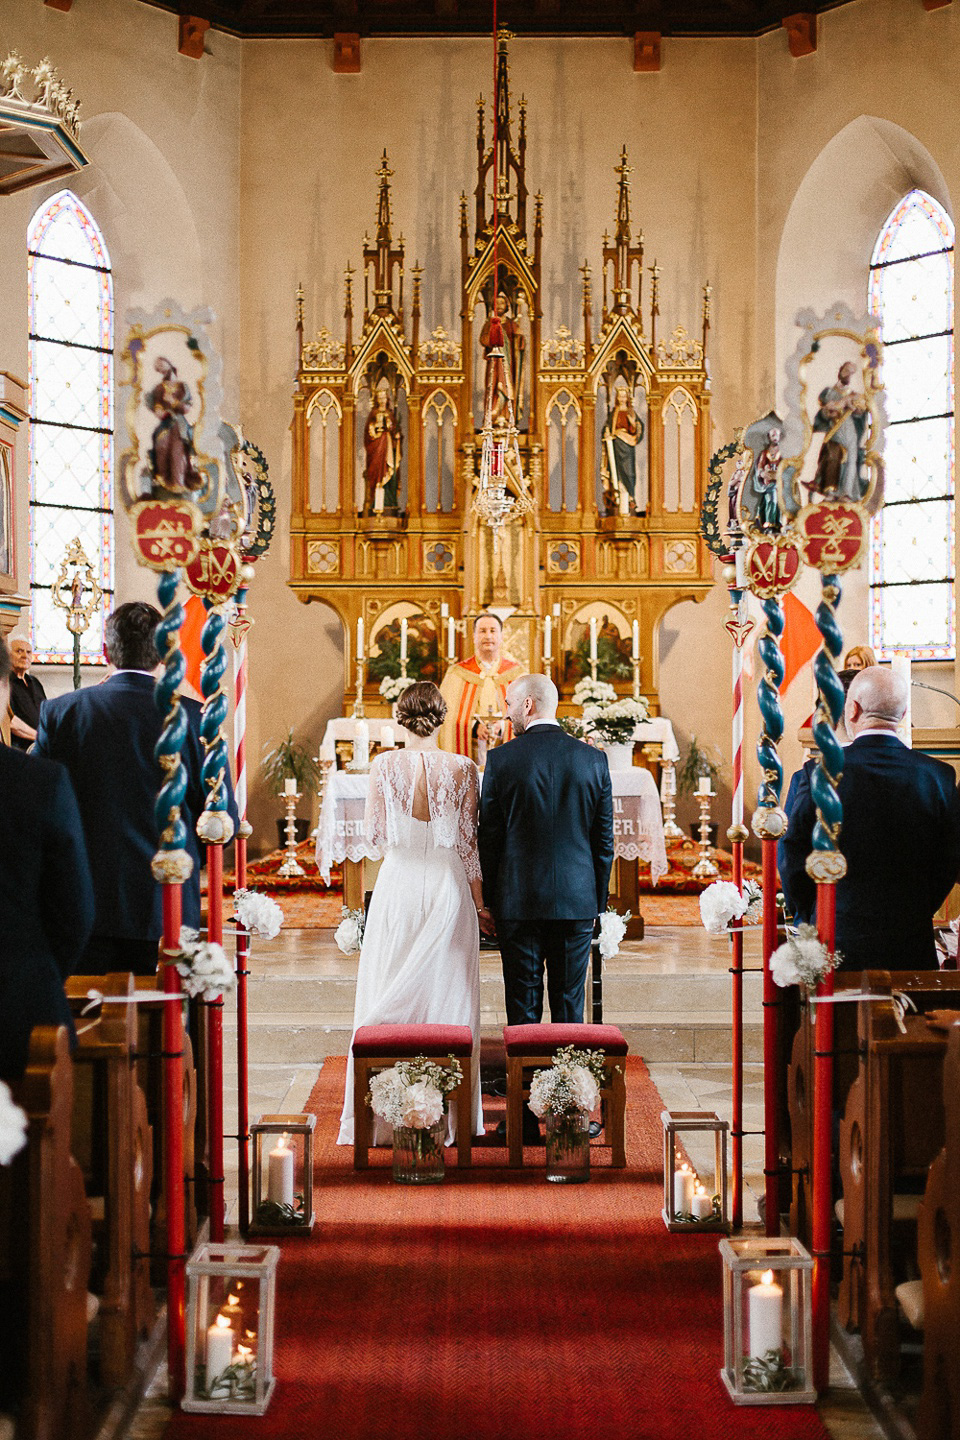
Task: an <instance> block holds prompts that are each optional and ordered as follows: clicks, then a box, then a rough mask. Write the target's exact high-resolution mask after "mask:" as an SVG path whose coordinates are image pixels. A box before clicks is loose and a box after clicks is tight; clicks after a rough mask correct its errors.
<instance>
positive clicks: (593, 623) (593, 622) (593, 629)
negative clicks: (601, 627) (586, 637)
mask: <svg viewBox="0 0 960 1440" xmlns="http://www.w3.org/2000/svg"><path fill="white" fill-rule="evenodd" d="M596 658H597V617H596V615H591V616H590V659H591V661H594V660H596Z"/></svg>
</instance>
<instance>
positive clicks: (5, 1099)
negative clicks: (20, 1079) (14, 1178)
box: [0, 1080, 27, 1165]
mask: <svg viewBox="0 0 960 1440" xmlns="http://www.w3.org/2000/svg"><path fill="white" fill-rule="evenodd" d="M26 1143H27V1116H26V1113H25V1111H23V1110H21V1108H20V1106H19V1105H17V1104H16V1102H15V1101H14V1098H13V1095H12V1093H11V1090H10V1086H9V1085H7V1084H5V1083H4V1081H3V1080H0V1165H9V1164H10V1161H11V1160H12V1159H13V1157H14V1155H19V1153H20V1151H21V1150H22V1149H23V1147H24V1145H26Z"/></svg>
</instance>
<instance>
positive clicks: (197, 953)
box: [174, 925, 237, 1001]
mask: <svg viewBox="0 0 960 1440" xmlns="http://www.w3.org/2000/svg"><path fill="white" fill-rule="evenodd" d="M174 963H175V964H176V967H177V972H178V973H179V975H180V976H181V977H182V979H183V988H184V990H185V991H186V993H187V994H188V995H189V996H190V998H191V999H192V1000H197V999H200V1000H207V1001H210V1000H216V998H217V996H218V995H226V994H229V993H230V991H232V990H234V989H235V988H236V984H237V975H236V971H235V970H234V968H233V966H232V965H231V963H230V961H229V960H228V959H227V957H226V955H225V953H224V949H223V946H222V945H218V944H217V943H216V941H210V940H201V939H200V936H199V935H198V933H197V931H196V930H194V929H192V928H191V927H190V926H189V925H184V926H183V927H182V929H181V931H180V955H179V957H178V958H177V960H176V961H175V962H174Z"/></svg>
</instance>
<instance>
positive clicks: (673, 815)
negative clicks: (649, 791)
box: [661, 760, 683, 840]
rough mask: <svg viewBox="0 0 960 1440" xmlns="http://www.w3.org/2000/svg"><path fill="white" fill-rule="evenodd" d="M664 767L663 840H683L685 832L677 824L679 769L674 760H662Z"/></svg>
mask: <svg viewBox="0 0 960 1440" xmlns="http://www.w3.org/2000/svg"><path fill="white" fill-rule="evenodd" d="M661 764H662V766H663V838H664V840H682V839H683V831H682V830H681V829H680V826H679V825H678V824H677V767H676V765H675V763H674V761H672V760H662V761H661Z"/></svg>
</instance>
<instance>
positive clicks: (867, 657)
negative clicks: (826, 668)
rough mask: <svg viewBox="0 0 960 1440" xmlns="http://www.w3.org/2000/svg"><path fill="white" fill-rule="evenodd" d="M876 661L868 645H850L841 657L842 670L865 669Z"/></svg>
mask: <svg viewBox="0 0 960 1440" xmlns="http://www.w3.org/2000/svg"><path fill="white" fill-rule="evenodd" d="M876 663H877V657H876V655H875V654H874V653H873V650H872V648H871V647H870V646H869V645H851V647H850V649H849V650H848V651H847V653H846V655H845V656H844V658H843V668H844V670H866V669H868V667H869V666H871V665H876Z"/></svg>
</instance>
